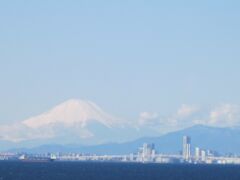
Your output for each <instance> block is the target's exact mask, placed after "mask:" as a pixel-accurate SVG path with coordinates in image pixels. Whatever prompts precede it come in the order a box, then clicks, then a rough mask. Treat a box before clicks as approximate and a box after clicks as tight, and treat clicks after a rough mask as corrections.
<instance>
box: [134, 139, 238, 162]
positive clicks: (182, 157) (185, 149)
mask: <svg viewBox="0 0 240 180" xmlns="http://www.w3.org/2000/svg"><path fill="white" fill-rule="evenodd" d="M136 161H138V162H156V163H192V164H240V157H226V156H220V155H219V154H218V153H217V152H215V151H212V150H205V149H202V148H200V147H195V148H194V147H192V146H191V137H189V136H183V141H182V151H181V153H180V154H175V155H174V154H158V153H156V151H155V149H154V145H153V144H150V145H149V144H144V145H143V147H141V148H140V150H139V152H138V157H137V158H136Z"/></svg>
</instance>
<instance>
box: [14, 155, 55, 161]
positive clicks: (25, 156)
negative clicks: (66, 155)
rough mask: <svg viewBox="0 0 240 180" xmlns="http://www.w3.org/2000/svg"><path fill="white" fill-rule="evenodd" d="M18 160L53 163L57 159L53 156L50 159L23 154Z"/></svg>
mask: <svg viewBox="0 0 240 180" xmlns="http://www.w3.org/2000/svg"><path fill="white" fill-rule="evenodd" d="M18 159H19V160H20V161H23V162H53V161H55V160H56V159H57V158H56V156H54V155H51V156H50V157H40V156H27V155H25V154H23V155H21V156H20V157H19V158H18Z"/></svg>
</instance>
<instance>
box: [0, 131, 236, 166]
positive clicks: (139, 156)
mask: <svg viewBox="0 0 240 180" xmlns="http://www.w3.org/2000/svg"><path fill="white" fill-rule="evenodd" d="M0 160H20V161H115V162H141V163H190V164H240V157H237V156H231V157H229V156H220V155H219V154H218V153H217V152H214V151H211V150H205V149H202V148H200V147H192V144H191V137H189V136H183V140H182V151H181V153H178V154H161V153H158V152H157V151H156V149H155V145H154V144H148V143H144V144H143V146H142V147H140V148H139V150H138V152H137V153H132V154H129V155H94V154H81V153H56V154H51V153H47V154H13V153H4V154H0Z"/></svg>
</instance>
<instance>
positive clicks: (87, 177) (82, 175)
mask: <svg viewBox="0 0 240 180" xmlns="http://www.w3.org/2000/svg"><path fill="white" fill-rule="evenodd" d="M13 179H14V180H15V179H16V180H63V179H64V180H73V179H74V180H75V179H76V180H131V179H134V180H143V179H144V180H155V179H156V180H161V179H163V180H175V179H176V180H200V179H201V180H235V179H236V180H240V166H219V165H205V166H203V165H201V166H200V165H161V164H130V163H88V162H84V163H83V162H82V163H79V162H53V163H27V162H0V180H13Z"/></svg>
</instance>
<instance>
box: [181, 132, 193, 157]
mask: <svg viewBox="0 0 240 180" xmlns="http://www.w3.org/2000/svg"><path fill="white" fill-rule="evenodd" d="M182 155H183V159H185V160H187V161H188V160H190V157H191V138H190V137H189V136H183V154H182Z"/></svg>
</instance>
